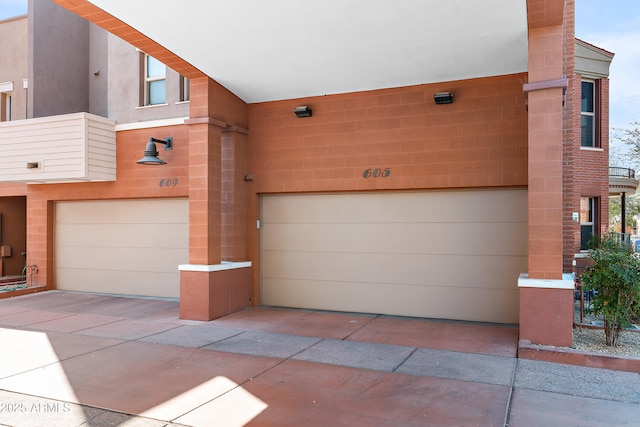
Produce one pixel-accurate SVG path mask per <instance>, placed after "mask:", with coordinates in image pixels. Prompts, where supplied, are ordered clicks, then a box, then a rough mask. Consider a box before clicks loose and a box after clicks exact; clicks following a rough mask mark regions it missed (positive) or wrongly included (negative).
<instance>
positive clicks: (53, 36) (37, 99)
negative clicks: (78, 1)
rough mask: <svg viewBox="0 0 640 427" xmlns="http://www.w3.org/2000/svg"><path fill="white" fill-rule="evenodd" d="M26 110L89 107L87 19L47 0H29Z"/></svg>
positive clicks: (41, 113) (48, 112) (39, 112)
mask: <svg viewBox="0 0 640 427" xmlns="http://www.w3.org/2000/svg"><path fill="white" fill-rule="evenodd" d="M29 23H30V24H29V25H30V26H31V28H32V31H31V32H30V34H29V50H30V52H29V68H30V69H29V85H30V89H29V108H28V110H29V113H28V116H29V117H30V118H31V117H46V116H53V115H58V114H66V113H78V112H82V111H88V110H89V76H88V70H89V23H88V22H87V21H85V20H84V19H82V18H80V17H78V16H77V15H75V14H73V13H72V12H69V11H68V10H66V9H64V8H62V7H60V6H57V5H55V4H53V3H51V2H49V1H41V0H30V1H29Z"/></svg>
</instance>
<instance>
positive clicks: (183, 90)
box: [180, 76, 191, 102]
mask: <svg viewBox="0 0 640 427" xmlns="http://www.w3.org/2000/svg"><path fill="white" fill-rule="evenodd" d="M190 97H191V92H190V87H189V79H188V78H186V77H185V76H180V101H181V102H184V101H188V100H189V98H190Z"/></svg>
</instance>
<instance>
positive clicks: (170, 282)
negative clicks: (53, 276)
mask: <svg viewBox="0 0 640 427" xmlns="http://www.w3.org/2000/svg"><path fill="white" fill-rule="evenodd" d="M96 275H99V276H100V277H101V278H102V279H101V280H102V281H104V282H105V283H108V284H109V286H108V287H105V288H100V289H96V288H95V286H92V285H91V284H92V283H93V282H95V276H96ZM57 279H58V281H60V282H61V283H65V287H64V289H65V290H68V291H78V292H87V291H91V292H103V293H109V294H120V295H137V296H155V297H162V298H179V297H180V288H179V287H176V286H175V283H176V281H178V283H179V280H180V274H179V273H178V272H172V273H169V274H168V273H162V272H140V271H130V272H126V276H125V275H123V274H122V272H120V271H114V270H92V269H77V268H71V269H68V268H58V270H57Z"/></svg>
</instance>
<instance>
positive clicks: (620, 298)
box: [582, 235, 640, 346]
mask: <svg viewBox="0 0 640 427" xmlns="http://www.w3.org/2000/svg"><path fill="white" fill-rule="evenodd" d="M589 257H590V258H591V260H592V261H593V264H592V265H591V266H589V267H587V268H586V269H585V271H584V273H583V274H582V282H583V284H584V286H585V289H587V290H594V291H595V296H594V298H593V308H592V311H593V313H594V314H595V315H597V316H602V317H603V318H604V333H605V342H606V344H607V345H609V346H614V345H616V344H617V341H618V337H619V335H620V332H621V331H622V330H623V329H624V328H626V327H627V326H629V325H630V324H631V322H632V320H633V319H634V318H635V317H637V313H638V309H639V308H640V258H638V256H637V254H635V253H634V252H633V250H632V249H631V247H629V246H628V245H626V244H624V243H622V242H621V241H620V239H619V238H617V237H616V236H611V235H607V236H605V237H603V238H602V240H601V241H600V242H598V244H597V245H596V246H595V248H594V249H590V250H589Z"/></svg>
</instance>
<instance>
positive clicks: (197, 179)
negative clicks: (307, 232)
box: [180, 77, 251, 320]
mask: <svg viewBox="0 0 640 427" xmlns="http://www.w3.org/2000/svg"><path fill="white" fill-rule="evenodd" d="M220 90H221V89H220V86H219V85H218V84H217V83H216V82H215V81H213V80H211V79H209V78H206V77H205V78H199V79H193V80H191V100H190V103H191V107H190V115H191V117H190V118H189V119H188V120H187V121H185V124H186V125H187V126H189V264H188V265H184V266H180V317H181V318H183V319H192V320H211V319H215V318H217V317H221V316H224V315H226V314H229V313H231V312H233V311H237V310H239V309H241V308H243V307H246V306H248V305H249V299H250V286H251V283H250V282H251V271H250V266H251V264H250V263H248V262H229V261H241V260H244V259H246V258H244V254H240V253H239V251H237V250H236V251H234V250H233V249H234V248H237V247H244V246H243V245H244V239H245V238H246V235H244V234H242V235H239V236H238V235H237V233H233V231H230V230H233V229H234V224H235V223H236V221H237V219H236V216H239V217H240V219H239V220H238V222H239V223H240V224H244V203H238V204H237V206H236V203H235V199H234V198H235V197H238V198H239V199H238V200H242V201H244V200H245V199H246V197H243V196H242V192H241V191H240V189H239V185H240V184H239V183H238V181H239V175H240V174H241V175H242V179H244V169H245V168H244V167H242V168H240V167H239V166H242V164H243V162H244V163H245V164H246V148H244V149H242V147H243V145H242V143H245V144H246V141H244V139H245V136H244V135H242V134H243V133H244V134H245V135H246V130H243V129H241V128H238V127H236V126H229V125H228V124H227V123H226V122H225V121H222V120H220V119H218V118H214V117H211V114H212V112H213V111H216V110H217V108H216V107H219V108H220V106H219V105H218V103H219V102H220V99H219V98H221V97H218V96H217V95H218V93H219V92H220ZM223 135H224V136H223ZM232 135H240V136H239V137H238V139H239V140H241V141H240V142H239V143H238V144H239V145H240V149H239V150H238V151H239V153H236V150H235V147H236V141H235V138H233V136H232ZM223 146H224V149H223ZM223 153H224V155H225V156H226V157H225V159H224V161H223ZM237 154H239V158H238V159H236V155H237ZM240 169H242V170H240ZM243 182H244V180H243ZM236 191H238V194H236V193H235V192H236ZM245 193H246V191H245ZM236 238H237V239H242V244H240V243H237V242H236V243H234V239H236ZM230 239H231V243H229V240H230ZM223 242H224V244H223ZM228 248H231V249H232V250H231V251H230V250H229V249H228ZM243 252H244V251H243Z"/></svg>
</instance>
